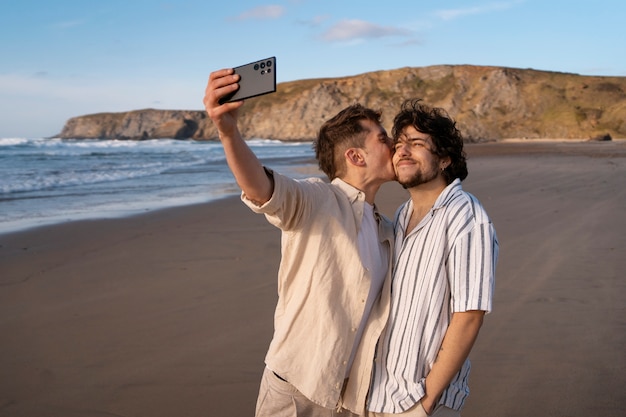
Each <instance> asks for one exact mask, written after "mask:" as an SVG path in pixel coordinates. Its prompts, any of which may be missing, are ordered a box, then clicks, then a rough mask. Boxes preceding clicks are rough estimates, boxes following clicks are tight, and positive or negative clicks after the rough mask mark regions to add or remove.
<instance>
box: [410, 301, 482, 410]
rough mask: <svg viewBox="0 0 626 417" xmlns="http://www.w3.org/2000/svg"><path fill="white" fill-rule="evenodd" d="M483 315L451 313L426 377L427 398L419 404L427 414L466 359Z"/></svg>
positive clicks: (474, 311)
mask: <svg viewBox="0 0 626 417" xmlns="http://www.w3.org/2000/svg"><path fill="white" fill-rule="evenodd" d="M484 315H485V312H484V311H480V310H472V311H466V312H462V313H453V314H452V319H451V320H450V326H449V327H448V330H447V331H446V334H445V336H444V338H443V341H442V342H441V348H440V349H439V353H438V354H437V359H436V360H435V363H434V364H433V367H432V369H431V370H430V373H429V374H428V375H427V376H426V383H425V384H426V395H425V396H424V397H422V399H421V402H422V406H423V407H424V410H426V412H427V413H428V414H430V413H431V412H432V411H433V409H434V408H435V406H436V405H437V402H438V401H439V397H440V396H441V393H442V392H443V391H444V390H445V389H446V388H447V387H448V385H449V384H450V381H452V378H454V375H456V373H457V372H459V369H461V366H463V363H464V362H465V360H466V359H467V357H468V356H469V353H470V351H471V350H472V346H474V342H475V341H476V338H477V337H478V331H479V330H480V327H481V325H482V323H483V317H484Z"/></svg>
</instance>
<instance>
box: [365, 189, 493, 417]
mask: <svg viewBox="0 0 626 417" xmlns="http://www.w3.org/2000/svg"><path fill="white" fill-rule="evenodd" d="M412 212H413V204H412V202H411V200H409V201H407V202H406V203H405V204H403V205H402V206H401V207H400V208H399V209H398V212H397V213H396V219H395V225H394V226H395V236H396V237H395V242H396V244H395V255H394V262H395V265H394V272H393V280H392V288H391V291H392V294H391V311H390V315H389V319H388V321H387V326H386V328H385V330H384V332H383V334H382V335H381V338H380V340H379V342H378V346H377V354H376V361H375V364H374V371H373V378H372V383H371V387H370V397H369V401H368V410H370V411H374V412H384V413H400V412H403V411H406V410H408V409H409V408H411V407H412V406H414V405H415V404H416V403H417V402H418V401H419V400H420V399H421V398H422V397H423V396H424V394H425V385H424V381H425V378H426V375H428V373H429V372H430V369H431V367H432V364H433V363H434V361H435V359H436V357H437V353H438V351H439V349H440V346H441V342H442V340H443V337H444V335H445V332H446V330H447V328H448V325H449V323H450V318H451V316H452V313H455V312H464V311H469V310H482V311H486V312H489V311H491V303H492V296H493V291H494V279H495V266H496V261H497V258H498V239H497V237H496V233H495V229H494V227H493V224H492V223H491V221H490V219H489V217H488V216H487V213H486V212H485V210H484V208H483V207H482V205H481V204H480V202H479V201H478V200H477V199H476V198H475V197H474V196H472V195H471V194H469V193H467V192H465V191H463V189H462V188H461V181H460V180H458V179H457V180H455V181H454V182H453V183H452V184H450V185H448V186H447V187H446V189H445V190H444V191H443V192H442V193H441V195H440V196H439V197H438V198H437V201H435V204H434V205H433V207H432V209H431V211H430V212H429V213H428V214H427V215H426V216H425V217H424V218H423V219H422V221H421V222H420V223H419V224H418V225H417V227H415V229H413V230H412V231H411V232H410V233H409V234H408V235H407V236H405V233H404V231H405V230H406V226H407V224H408V222H409V219H410V217H411V213H412ZM469 371H470V363H469V360H467V361H466V362H465V363H464V364H463V366H462V368H461V370H460V371H459V373H458V374H457V375H456V376H455V377H454V378H453V380H452V382H451V384H450V385H449V386H448V388H447V389H446V390H445V391H444V392H443V395H442V397H441V400H440V401H439V402H440V403H441V404H444V405H445V406H446V407H450V408H453V409H455V410H460V409H461V407H462V406H463V403H464V401H465V399H466V398H467V396H468V395H469V389H468V386H467V379H468V375H469Z"/></svg>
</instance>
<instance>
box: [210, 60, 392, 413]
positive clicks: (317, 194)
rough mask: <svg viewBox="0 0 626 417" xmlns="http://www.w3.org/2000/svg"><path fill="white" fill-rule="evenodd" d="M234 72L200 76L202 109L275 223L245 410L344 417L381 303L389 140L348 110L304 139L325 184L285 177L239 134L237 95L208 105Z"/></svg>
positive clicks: (375, 121)
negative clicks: (269, 316) (258, 373)
mask: <svg viewBox="0 0 626 417" xmlns="http://www.w3.org/2000/svg"><path fill="white" fill-rule="evenodd" d="M238 80H239V76H238V75H236V74H234V72H233V70H232V69H224V70H219V71H215V72H213V73H211V76H210V78H209V82H208V86H207V88H206V92H205V98H204V105H205V108H206V111H207V113H208V115H209V117H210V118H211V119H212V120H213V122H214V123H215V125H216V127H217V130H218V133H219V138H220V140H221V142H222V144H223V146H224V152H225V155H226V160H227V162H228V165H229V167H230V169H231V171H232V172H233V174H234V176H235V179H236V181H237V183H238V184H239V186H240V187H241V189H242V200H243V201H244V202H245V203H246V204H247V205H248V206H249V207H250V208H251V209H252V210H253V211H254V212H256V213H263V214H264V215H265V216H266V218H267V220H268V221H269V222H270V223H271V224H273V225H275V226H276V227H278V228H280V229H281V231H282V239H281V252H282V257H281V263H280V269H279V272H278V296H279V298H278V303H277V306H276V312H275V316H274V335H273V338H272V341H271V343H270V346H269V350H268V352H267V355H266V358H265V363H266V368H265V371H264V374H263V379H262V381H261V387H260V390H259V397H258V400H257V407H256V416H257V417H265V416H268V417H269V416H271V417H282V416H290V417H291V416H307V417H308V416H311V417H316V416H326V417H327V416H334V415H336V413H337V412H338V411H340V410H341V411H343V412H342V413H341V416H342V417H343V416H346V417H348V416H349V415H350V413H349V412H348V411H346V410H345V409H344V410H342V408H348V407H352V406H351V405H348V404H343V401H342V393H343V391H344V390H345V389H346V387H347V386H350V387H353V388H352V389H355V390H357V391H359V392H362V393H366V392H367V390H368V388H369V382H370V376H371V369H372V358H373V357H374V351H375V348H376V343H377V340H378V338H379V336H380V334H381V332H382V328H383V327H384V325H385V321H386V318H387V315H388V311H389V297H390V295H389V281H390V280H389V279H387V278H388V277H390V275H391V266H390V264H391V262H390V258H391V252H392V244H393V228H392V225H391V222H390V221H389V220H387V219H385V218H384V217H383V216H382V215H380V214H379V213H378V211H377V209H376V207H375V205H374V199H375V196H376V192H377V191H378V189H379V188H380V186H381V185H382V184H383V183H385V182H387V181H391V180H393V179H394V178H395V174H394V171H393V167H392V165H391V141H390V138H389V137H388V135H387V132H386V131H385V129H384V128H383V127H382V125H381V121H380V116H381V114H380V113H379V112H376V111H374V110H371V109H367V108H365V107H363V106H360V105H353V106H349V107H348V108H346V109H344V110H342V111H341V112H339V114H337V115H336V116H335V117H333V118H332V119H330V120H328V121H327V122H326V123H324V125H323V126H322V128H321V129H320V132H319V135H318V138H317V140H316V142H315V153H316V157H317V159H318V162H319V166H320V168H321V169H322V170H323V171H324V172H325V173H326V174H327V175H328V177H329V179H330V180H331V182H330V183H328V182H325V181H322V180H321V179H319V178H309V179H307V180H301V181H298V180H294V179H291V178H287V177H285V176H283V175H280V174H278V173H276V172H273V171H272V170H269V169H267V168H265V167H263V166H262V165H261V163H260V162H259V161H258V159H257V158H256V156H255V155H254V153H253V152H252V150H251V149H250V148H249V147H248V146H247V144H246V143H245V141H244V140H243V139H242V137H241V134H240V132H239V130H238V128H237V110H238V109H239V107H241V105H242V104H243V103H242V102H241V101H239V102H233V103H225V104H220V103H219V99H220V98H221V97H224V96H225V95H227V94H229V93H231V92H233V91H235V90H236V89H237V88H238V85H237V82H238ZM363 401H364V400H363ZM354 408H355V407H352V409H354ZM361 409H362V408H361Z"/></svg>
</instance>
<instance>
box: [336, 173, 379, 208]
mask: <svg viewBox="0 0 626 417" xmlns="http://www.w3.org/2000/svg"><path fill="white" fill-rule="evenodd" d="M341 179H342V180H343V181H344V182H346V183H348V184H350V185H351V186H353V187H354V188H357V189H359V190H361V191H362V192H363V194H365V201H367V202H368V203H370V204H372V205H373V204H374V202H375V200H376V193H377V192H378V189H379V188H380V186H381V185H382V184H383V182H382V181H376V182H373V181H367V180H366V179H364V178H362V177H358V176H354V175H352V176H351V175H346V176H345V177H343V178H341Z"/></svg>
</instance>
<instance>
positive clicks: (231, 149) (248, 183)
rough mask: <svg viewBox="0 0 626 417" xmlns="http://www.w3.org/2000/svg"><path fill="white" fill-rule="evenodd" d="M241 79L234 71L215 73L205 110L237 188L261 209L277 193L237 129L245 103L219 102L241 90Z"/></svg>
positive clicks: (226, 70)
mask: <svg viewBox="0 0 626 417" xmlns="http://www.w3.org/2000/svg"><path fill="white" fill-rule="evenodd" d="M237 81H239V75H236V74H234V71H233V70H232V69H223V70H219V71H215V72H212V73H211V75H210V77H209V82H208V84H207V87H206V90H205V95H204V100H203V102H204V107H205V109H206V111H207V114H208V115H209V117H210V118H211V120H213V123H215V126H216V127H217V132H218V135H219V138H220V141H221V142H222V145H223V146H224V154H225V155H226V162H227V163H228V167H229V168H230V170H231V171H232V173H233V175H234V176H235V180H236V181H237V184H238V185H239V187H240V188H241V190H242V191H243V192H244V194H245V195H246V197H247V198H249V199H250V200H252V201H253V202H255V204H258V205H261V204H263V203H265V202H267V201H268V200H269V199H270V197H271V196H272V192H273V191H274V184H273V182H272V178H271V177H269V176H268V175H267V174H266V172H265V169H264V168H263V166H262V165H261V163H260V162H259V160H258V158H257V157H256V155H255V154H254V152H252V150H251V149H250V148H249V147H248V145H247V144H246V142H245V141H244V140H243V138H242V137H241V133H240V132H239V129H238V127H237V112H238V109H239V108H240V107H241V106H242V105H243V101H237V102H233V103H225V104H219V101H218V100H219V99H220V98H221V97H223V96H225V95H226V94H228V93H230V92H232V91H235V90H237V88H238V85H237Z"/></svg>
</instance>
